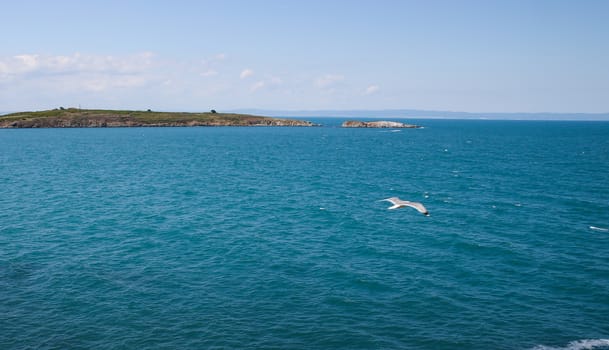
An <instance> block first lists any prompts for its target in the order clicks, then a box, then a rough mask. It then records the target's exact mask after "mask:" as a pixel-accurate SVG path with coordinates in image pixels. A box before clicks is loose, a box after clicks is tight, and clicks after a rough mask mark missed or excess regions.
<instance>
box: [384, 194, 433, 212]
mask: <svg viewBox="0 0 609 350" xmlns="http://www.w3.org/2000/svg"><path fill="white" fill-rule="evenodd" d="M382 200H383V201H387V202H390V203H391V204H393V205H392V206H391V207H389V208H387V209H398V208H404V207H411V208H415V209H416V210H418V211H419V213H421V214H423V215H425V216H429V212H428V211H427V209H426V208H425V206H424V205H423V204H421V203H419V202H410V201H403V200H401V199H399V198H398V197H391V198H387V199H382Z"/></svg>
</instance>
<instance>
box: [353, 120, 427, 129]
mask: <svg viewBox="0 0 609 350" xmlns="http://www.w3.org/2000/svg"><path fill="white" fill-rule="evenodd" d="M342 127H343V128H410V129H415V128H420V126H419V125H414V124H405V123H400V122H391V121H386V120H380V121H374V122H362V121H357V120H348V121H346V122H344V123H343V124H342Z"/></svg>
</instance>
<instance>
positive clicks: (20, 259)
mask: <svg viewBox="0 0 609 350" xmlns="http://www.w3.org/2000/svg"><path fill="white" fill-rule="evenodd" d="M320 121H321V122H324V123H326V124H328V125H330V126H326V127H321V128H223V127H220V128H126V129H41V130H23V129H21V130H0V149H1V150H2V151H1V152H0V348H1V349H33V348H36V349H68V348H96V349H144V348H146V349H204V348H218V349H221V348H226V349H230V348H265V349H303V348H306V349H531V348H538V349H541V348H546V349H547V348H565V349H592V348H594V349H601V348H609V340H607V338H609V231H607V229H608V228H609V123H603V122H599V123H597V122H583V123H577V122H515V121H447V120H444V121H442V120H420V121H417V123H418V124H422V125H424V126H425V128H424V129H417V130H403V131H401V132H388V131H387V130H378V129H341V128H337V127H331V126H332V125H336V121H335V120H328V119H320ZM391 196H399V197H401V198H404V199H410V200H416V201H421V202H423V203H424V204H425V205H426V206H427V208H428V210H429V211H430V213H431V216H430V217H425V216H423V215H420V214H419V213H417V212H416V211H415V210H412V209H408V208H406V209H401V210H387V207H388V206H389V205H390V204H389V203H387V202H379V200H380V199H383V198H387V197H391ZM591 227H592V228H591Z"/></svg>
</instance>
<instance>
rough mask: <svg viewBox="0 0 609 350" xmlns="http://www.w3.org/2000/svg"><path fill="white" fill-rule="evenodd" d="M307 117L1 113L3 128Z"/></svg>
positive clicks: (270, 121)
mask: <svg viewBox="0 0 609 350" xmlns="http://www.w3.org/2000/svg"><path fill="white" fill-rule="evenodd" d="M314 125H315V124H313V123H311V122H308V121H304V120H292V119H285V118H271V117H262V116H256V115H249V114H238V113H216V111H211V112H206V113H186V112H156V111H151V110H147V111H127V110H103V109H79V108H58V109H53V110H47V111H37V112H19V113H12V114H6V115H2V116H0V128H105V127H154V126H157V127H159V126H161V127H162V126H176V127H178V126H314Z"/></svg>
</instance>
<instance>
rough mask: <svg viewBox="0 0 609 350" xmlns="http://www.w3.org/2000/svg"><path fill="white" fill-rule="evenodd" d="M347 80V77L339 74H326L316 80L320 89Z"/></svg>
mask: <svg viewBox="0 0 609 350" xmlns="http://www.w3.org/2000/svg"><path fill="white" fill-rule="evenodd" d="M343 80H345V77H344V76H342V75H338V74H326V75H324V76H322V77H319V78H317V79H316V80H315V85H316V86H317V87H318V88H320V89H326V88H329V87H331V86H332V85H334V84H336V83H338V82H341V81H343Z"/></svg>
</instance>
